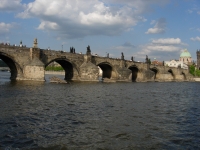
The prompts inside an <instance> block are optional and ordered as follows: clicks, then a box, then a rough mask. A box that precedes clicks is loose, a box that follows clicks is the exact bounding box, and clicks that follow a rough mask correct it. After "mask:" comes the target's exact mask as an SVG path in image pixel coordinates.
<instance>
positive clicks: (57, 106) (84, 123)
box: [0, 72, 200, 150]
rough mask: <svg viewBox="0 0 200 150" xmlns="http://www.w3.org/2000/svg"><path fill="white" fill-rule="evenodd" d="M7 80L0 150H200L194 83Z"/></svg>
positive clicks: (2, 84)
mask: <svg viewBox="0 0 200 150" xmlns="http://www.w3.org/2000/svg"><path fill="white" fill-rule="evenodd" d="M48 78H49V76H46V79H47V82H30V81H17V82H11V81H9V73H5V72H0V149H2V150H4V149H5V150H6V149H18V150H19V149H20V150H21V149H25V150H26V149H35V150H36V149H41V150H47V149H52V150H54V149H56V150H61V149H62V150H65V149H67V150H68V149H69V150H71V149H72V150H77V149H81V150H82V149H83V150H85V149H86V150H123V149H124V150H132V149H133V150H135V149H136V150H137V149H138V150H140V149H159V150H160V149H168V150H171V149H172V150H173V149H200V93H199V90H200V83H198V82H166V83H160V82H147V83H71V84H56V83H50V82H48Z"/></svg>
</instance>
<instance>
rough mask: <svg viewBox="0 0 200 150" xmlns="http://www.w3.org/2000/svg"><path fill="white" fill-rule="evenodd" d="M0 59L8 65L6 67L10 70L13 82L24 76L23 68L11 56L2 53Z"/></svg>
mask: <svg viewBox="0 0 200 150" xmlns="http://www.w3.org/2000/svg"><path fill="white" fill-rule="evenodd" d="M0 59H1V60H3V61H4V62H5V63H6V65H7V66H8V67H9V68H10V73H11V76H10V79H11V80H16V79H17V77H18V76H19V75H22V74H23V71H22V68H21V67H20V65H19V64H18V63H16V62H15V61H14V59H13V58H12V57H11V56H9V55H7V54H4V53H0Z"/></svg>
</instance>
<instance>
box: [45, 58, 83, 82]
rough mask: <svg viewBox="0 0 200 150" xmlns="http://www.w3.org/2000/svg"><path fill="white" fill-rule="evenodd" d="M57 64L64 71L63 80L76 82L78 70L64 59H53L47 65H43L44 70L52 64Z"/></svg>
mask: <svg viewBox="0 0 200 150" xmlns="http://www.w3.org/2000/svg"><path fill="white" fill-rule="evenodd" d="M54 61H55V62H57V63H58V64H60V65H61V66H62V67H63V69H64V70H65V80H67V81H70V80H78V77H79V72H80V71H79V70H78V69H77V67H76V65H75V64H74V63H73V62H71V61H69V60H68V59H66V58H55V59H52V60H51V61H49V62H48V63H47V64H45V68H46V67H47V66H48V65H49V64H50V63H52V62H54Z"/></svg>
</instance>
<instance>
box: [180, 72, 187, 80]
mask: <svg viewBox="0 0 200 150" xmlns="http://www.w3.org/2000/svg"><path fill="white" fill-rule="evenodd" d="M181 75H183V80H187V77H186V75H185V73H184V72H181Z"/></svg>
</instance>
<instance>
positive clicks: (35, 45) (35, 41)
mask: <svg viewBox="0 0 200 150" xmlns="http://www.w3.org/2000/svg"><path fill="white" fill-rule="evenodd" d="M33 47H34V48H37V47H38V43H37V38H35V39H34V41H33Z"/></svg>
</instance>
